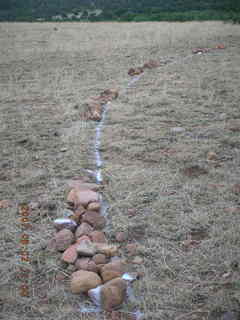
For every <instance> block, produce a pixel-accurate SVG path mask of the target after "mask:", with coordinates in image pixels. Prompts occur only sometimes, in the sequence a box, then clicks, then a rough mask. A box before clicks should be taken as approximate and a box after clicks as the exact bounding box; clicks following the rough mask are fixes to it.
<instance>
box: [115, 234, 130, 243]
mask: <svg viewBox="0 0 240 320" xmlns="http://www.w3.org/2000/svg"><path fill="white" fill-rule="evenodd" d="M127 238H128V234H127V232H118V233H117V234H116V241H118V242H124V241H126V240H127Z"/></svg>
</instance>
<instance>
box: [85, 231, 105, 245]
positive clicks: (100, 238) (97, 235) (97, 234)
mask: <svg viewBox="0 0 240 320" xmlns="http://www.w3.org/2000/svg"><path fill="white" fill-rule="evenodd" d="M89 237H90V238H91V239H92V241H93V242H99V243H107V238H106V237H105V234H104V233H103V232H102V231H98V230H95V231H92V232H91V233H90V234H89Z"/></svg>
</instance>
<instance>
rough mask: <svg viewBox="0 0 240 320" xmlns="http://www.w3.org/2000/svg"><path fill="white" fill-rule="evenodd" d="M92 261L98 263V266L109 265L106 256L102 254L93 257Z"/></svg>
mask: <svg viewBox="0 0 240 320" xmlns="http://www.w3.org/2000/svg"><path fill="white" fill-rule="evenodd" d="M92 260H93V261H94V262H95V263H96V264H106V263H107V258H106V256H105V255H104V254H102V253H98V254H95V256H93V258H92Z"/></svg>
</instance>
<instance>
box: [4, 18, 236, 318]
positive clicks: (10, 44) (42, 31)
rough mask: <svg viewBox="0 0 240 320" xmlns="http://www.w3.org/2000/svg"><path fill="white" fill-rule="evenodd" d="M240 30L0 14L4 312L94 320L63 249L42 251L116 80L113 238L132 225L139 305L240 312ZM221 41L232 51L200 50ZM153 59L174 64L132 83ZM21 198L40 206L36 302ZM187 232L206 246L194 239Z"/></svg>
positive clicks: (110, 144) (111, 142) (147, 310)
mask: <svg viewBox="0 0 240 320" xmlns="http://www.w3.org/2000/svg"><path fill="white" fill-rule="evenodd" d="M239 31H240V27H238V26H232V25H227V24H222V23H220V22H219V23H216V22H213V23H212V22H211V23H208V22H206V23H181V24H180V23H179V24H175V23H171V24H169V23H138V24H133V23H132V24H127V23H126V24H125V23H122V24H117V23H98V24H84V23H81V24H80V23H79V24H78V23H73V24H71V23H66V24H51V23H50V24H48V23H44V24H14V23H13V24H8V23H4V24H0V89H1V90H0V92H1V93H0V108H1V109H0V137H1V138H0V150H1V159H0V168H1V171H0V200H2V199H9V200H10V201H11V207H9V208H7V209H0V213H1V221H2V223H1V249H0V250H1V288H0V293H1V294H0V299H1V300H0V302H1V304H0V306H1V309H0V310H1V313H0V319H11V320H15V319H20V318H21V319H23V320H28V319H44V320H45V319H46V320H48V319H54V320H55V319H59V320H60V319H61V320H63V319H79V318H81V317H82V318H83V319H87V318H88V317H87V316H81V315H79V312H78V311H77V306H78V304H79V299H81V298H79V297H78V296H76V295H73V294H70V293H69V290H68V281H67V280H66V281H59V280H56V275H59V273H60V272H64V273H65V274H68V270H66V269H64V266H62V265H61V263H60V260H59V255H57V254H54V253H52V252H50V251H48V250H46V249H45V247H46V242H47V241H48V240H49V239H51V237H52V235H53V232H54V230H53V226H52V220H53V219H54V218H56V217H60V216H61V214H62V212H63V210H64V200H65V197H66V190H67V180H68V179H71V178H72V177H77V176H79V175H81V174H83V173H84V169H91V168H94V161H93V158H92V153H91V145H92V144H91V141H92V138H93V135H94V130H93V129H94V124H93V123H90V124H89V123H86V122H84V121H82V117H81V114H82V104H83V102H84V101H85V99H86V98H87V97H89V96H91V95H98V94H99V92H100V91H101V90H104V89H106V88H109V87H117V88H119V89H120V96H119V98H118V100H116V101H114V102H113V103H112V105H111V107H110V109H109V112H108V115H107V119H106V125H105V129H104V132H103V140H102V155H103V159H104V163H105V168H104V178H105V193H104V194H105V195H106V197H107V199H108V202H109V204H110V210H109V226H110V228H109V229H110V233H109V236H111V237H112V239H114V235H115V233H116V232H117V231H122V230H127V231H128V232H129V242H135V243H136V244H137V245H138V249H137V250H138V252H137V254H138V255H139V256H141V257H142V258H143V261H144V262H143V264H142V265H137V266H135V267H132V268H133V269H134V270H138V271H140V272H143V273H144V276H143V278H142V279H141V280H140V281H139V282H138V283H137V284H136V286H135V292H136V295H137V296H138V297H139V299H138V301H137V305H138V307H139V308H140V310H141V311H142V312H144V314H145V315H146V319H179V320H180V319H197V320H200V319H211V320H213V319H222V317H223V316H224V314H225V315H226V312H238V311H239V309H240V307H239V306H240V292H239V288H240V277H239V271H238V261H239V256H240V254H239V245H240V236H239V222H240V209H238V208H239V206H240V204H239V193H240V188H235V192H233V186H234V184H236V183H239V181H240V176H239V173H240V172H239V168H240V166H239V161H240V143H239V134H240V133H239V131H240V129H239V130H238V129H236V128H235V129H236V130H235V131H232V130H229V126H230V125H229V123H230V122H231V120H232V119H240V112H239V100H240V92H239V83H240V64H239V55H240V46H239V43H240V36H239V34H240V32H239ZM218 43H224V44H225V45H226V50H219V51H214V52H211V53H208V54H206V55H196V56H191V49H192V48H193V47H198V46H201V47H213V46H215V45H216V44H218ZM187 56H188V58H187V59H185V60H182V58H183V57H187ZM150 58H153V59H157V60H160V61H163V62H165V61H166V62H167V61H168V62H170V61H175V62H176V63H172V64H171V63H169V64H167V65H165V66H162V67H160V68H158V69H155V70H152V71H147V72H146V73H145V74H144V77H142V78H141V79H140V80H139V82H137V83H136V85H135V87H134V88H132V89H129V90H127V91H126V90H125V88H126V86H127V83H128V80H129V78H128V75H127V71H128V69H129V68H130V67H135V66H138V65H142V64H143V63H144V62H145V61H146V60H149V59H150ZM174 127H181V128H184V129H185V131H181V132H173V131H172V128H174ZM237 127H238V128H240V126H239V123H238V124H237ZM209 151H212V152H215V153H216V155H217V159H216V160H214V161H208V160H207V154H208V152H209ZM189 168H190V169H189ZM191 168H192V169H191ZM199 168H201V170H199ZM22 201H27V202H29V201H32V203H33V205H35V207H37V208H35V209H34V210H33V211H32V212H31V229H30V230H29V234H30V243H29V245H28V251H29V252H30V257H31V259H30V260H31V263H30V266H28V268H30V269H31V270H32V272H31V274H30V277H29V286H30V291H31V294H30V297H29V298H24V297H21V296H20V295H19V292H18V290H17V287H18V286H19V285H21V283H22V279H19V278H22V276H20V272H19V268H20V267H21V266H22V263H21V261H20V257H19V255H18V254H17V252H18V250H19V239H20V236H21V234H22V231H21V225H20V221H19V215H18V213H17V205H18V203H19V202H22ZM129 209H136V214H135V215H134V216H131V217H130V216H129ZM131 212H133V211H131V210H130V213H131ZM190 235H191V237H192V239H193V240H196V241H199V242H187V243H186V242H184V241H185V240H186V239H188V238H189V236H190ZM183 243H184V244H185V246H184V245H183ZM129 261H131V257H130V258H129ZM234 316H236V313H235V314H234ZM93 318H94V317H93ZM224 319H225V318H224ZM234 319H235V318H234ZM236 319H237V318H236Z"/></svg>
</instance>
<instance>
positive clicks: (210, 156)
mask: <svg viewBox="0 0 240 320" xmlns="http://www.w3.org/2000/svg"><path fill="white" fill-rule="evenodd" d="M207 160H210V161H212V160H217V154H216V153H215V152H213V151H209V152H208V154H207Z"/></svg>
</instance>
